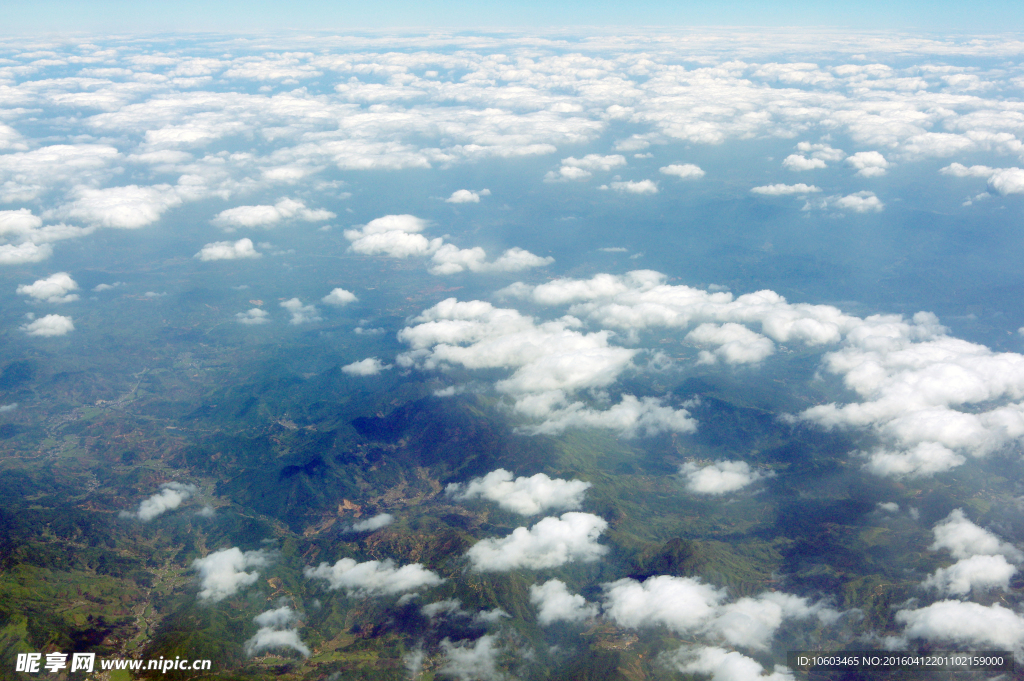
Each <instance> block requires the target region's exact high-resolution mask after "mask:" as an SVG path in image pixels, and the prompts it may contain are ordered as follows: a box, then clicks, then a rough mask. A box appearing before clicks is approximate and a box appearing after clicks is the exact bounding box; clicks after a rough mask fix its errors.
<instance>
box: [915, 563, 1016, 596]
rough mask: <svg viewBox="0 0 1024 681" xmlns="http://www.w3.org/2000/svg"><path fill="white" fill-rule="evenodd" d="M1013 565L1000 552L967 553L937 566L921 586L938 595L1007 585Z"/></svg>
mask: <svg viewBox="0 0 1024 681" xmlns="http://www.w3.org/2000/svg"><path fill="white" fill-rule="evenodd" d="M1016 572H1017V568H1015V567H1014V566H1013V565H1010V563H1008V562H1007V561H1006V558H1004V557H1003V556H1001V555H995V556H971V557H970V558H964V559H962V560H959V561H957V562H956V563H954V564H953V565H951V566H949V567H947V568H939V569H938V570H936V571H935V572H934V573H932V574H931V575H930V576H929V577H928V578H927V579H926V580H924V581H923V582H921V586H923V587H925V588H926V589H936V590H938V592H939V593H940V594H942V595H950V596H964V595H966V594H969V593H970V592H971V591H972V590H975V589H976V590H978V591H983V590H986V589H994V588H996V587H998V588H1001V589H1002V590H1003V591H1006V590H1008V589H1009V586H1010V578H1011V577H1013V575H1014V573H1016Z"/></svg>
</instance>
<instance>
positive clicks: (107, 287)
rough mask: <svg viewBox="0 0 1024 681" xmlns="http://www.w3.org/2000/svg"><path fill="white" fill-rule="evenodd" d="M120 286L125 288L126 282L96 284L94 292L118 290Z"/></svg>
mask: <svg viewBox="0 0 1024 681" xmlns="http://www.w3.org/2000/svg"><path fill="white" fill-rule="evenodd" d="M118 286H124V282H123V281H115V282H114V283H113V284H96V285H95V286H94V287H93V288H92V290H93V291H95V292H97V293H99V292H101V291H110V290H113V289H115V288H117V287H118Z"/></svg>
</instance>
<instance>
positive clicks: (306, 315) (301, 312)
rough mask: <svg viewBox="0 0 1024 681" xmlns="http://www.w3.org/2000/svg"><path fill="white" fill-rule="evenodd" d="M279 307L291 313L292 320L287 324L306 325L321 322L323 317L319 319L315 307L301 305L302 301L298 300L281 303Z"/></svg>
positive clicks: (293, 299) (292, 299)
mask: <svg viewBox="0 0 1024 681" xmlns="http://www.w3.org/2000/svg"><path fill="white" fill-rule="evenodd" d="M281 307H283V308H284V309H286V310H288V311H289V312H291V313H292V318H291V319H289V320H288V323H289V324H308V323H310V322H322V321H323V317H320V316H319V315H320V313H319V312H318V311H317V309H316V307H314V306H312V305H303V304H302V301H301V300H299V299H298V298H291V299H289V300H285V301H284V302H282V303H281Z"/></svg>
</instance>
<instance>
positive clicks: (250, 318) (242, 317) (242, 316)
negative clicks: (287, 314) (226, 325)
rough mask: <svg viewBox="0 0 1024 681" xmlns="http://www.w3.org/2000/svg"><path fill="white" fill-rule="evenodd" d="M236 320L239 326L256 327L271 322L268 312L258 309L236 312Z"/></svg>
mask: <svg viewBox="0 0 1024 681" xmlns="http://www.w3.org/2000/svg"><path fill="white" fill-rule="evenodd" d="M235 319H236V320H238V323H239V324H246V325H250V326H255V325H256V324H266V323H267V322H269V321H270V315H269V314H268V313H267V311H266V310H261V309H260V308H258V307H253V308H249V309H248V310H246V311H245V312H236V313H235Z"/></svg>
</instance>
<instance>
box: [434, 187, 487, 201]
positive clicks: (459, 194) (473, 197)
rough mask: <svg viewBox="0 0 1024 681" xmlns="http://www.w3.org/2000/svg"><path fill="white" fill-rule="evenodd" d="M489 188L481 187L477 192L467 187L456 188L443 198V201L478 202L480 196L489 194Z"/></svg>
mask: <svg viewBox="0 0 1024 681" xmlns="http://www.w3.org/2000/svg"><path fill="white" fill-rule="evenodd" d="M490 194H491V192H490V190H489V189H482V190H480V191H479V192H474V191H470V190H469V189H457V190H455V191H454V192H452V195H451V196H449V197H448V198H447V199H445V200H444V201H445V203H480V197H481V196H490Z"/></svg>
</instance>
